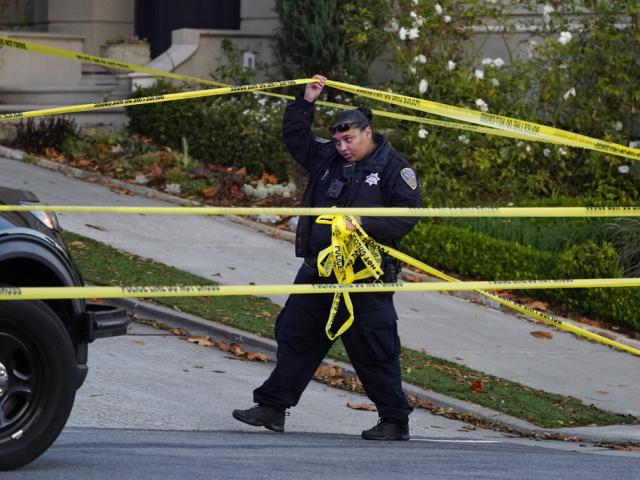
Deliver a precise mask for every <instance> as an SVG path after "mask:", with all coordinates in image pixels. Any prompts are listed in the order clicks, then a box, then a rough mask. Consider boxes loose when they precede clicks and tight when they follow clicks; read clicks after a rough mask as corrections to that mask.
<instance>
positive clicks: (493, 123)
mask: <svg viewBox="0 0 640 480" xmlns="http://www.w3.org/2000/svg"><path fill="white" fill-rule="evenodd" d="M2 46H4V47H11V48H17V49H20V50H24V51H31V52H36V53H41V54H45V55H50V56H57V57H61V58H68V59H71V60H77V61H81V62H84V63H93V64H96V65H102V66H105V67H109V68H115V69H121V70H130V71H134V72H141V73H147V74H150V75H154V76H158V77H165V78H171V79H174V80H180V81H183V82H191V83H199V84H203V85H211V86H225V85H226V84H224V83H221V82H216V81H213V80H205V79H202V78H197V77H191V76H189V75H181V74H177V73H171V72H166V71H164V70H157V69H154V68H149V67H144V66H140V65H134V64H130V63H125V62H121V61H118V60H112V59H108V58H102V57H97V56H94V55H87V54H82V53H78V52H73V51H70V50H64V49H61V48H56V47H50V46H48V45H43V44H39V43H35V42H29V41H25V40H16V39H11V38H8V37H2V36H0V47H2ZM315 81H317V80H314V79H308V80H307V81H305V82H301V83H310V82H315ZM276 83H278V82H276ZM282 83H283V84H282V85H280V86H286V83H287V81H285V82H282ZM327 85H329V86H332V87H334V88H339V89H341V90H345V91H349V92H352V93H356V94H359V95H363V96H368V97H370V98H375V99H377V100H380V101H383V102H386V103H392V104H395V105H400V106H403V107H410V108H415V109H417V110H422V111H426V112H429V113H433V114H436V115H441V116H445V117H450V118H457V119H459V120H464V121H466V122H471V123H472V124H473V123H476V124H480V125H484V126H475V125H469V124H462V123H457V122H446V121H441V120H434V119H427V118H421V117H415V116H410V115H403V114H399V113H394V112H385V111H381V110H373V112H374V113H375V114H376V115H380V116H384V117H389V118H395V119H398V120H406V121H412V122H418V123H423V124H429V125H436V126H441V127H445V128H456V129H461V130H466V131H471V132H476V133H483V134H489V135H497V136H502V137H508V138H516V139H521V140H526V141H538V142H547V143H554V144H557V145H568V146H571V147H578V148H587V149H592V150H597V151H601V152H604V153H609V154H612V155H620V156H624V157H628V158H634V159H640V150H637V149H633V148H629V147H625V146H623V145H618V144H615V143H611V142H604V141H600V140H596V139H593V138H590V137H587V136H584V135H578V134H574V133H571V132H567V131H564V130H560V129H557V128H553V127H546V126H543V125H538V124H536V123H532V122H526V121H522V120H516V119H512V118H509V117H503V116H500V115H494V114H489V113H482V112H478V111H475V110H468V109H464V108H460V107H453V106H448V105H445V104H440V103H437V102H432V101H428V100H422V99H417V98H413V97H407V96H403V95H398V94H394V93H389V92H382V91H379V90H373V89H368V88H362V87H356V86H354V85H349V84H346V83H342V82H335V81H332V80H328V81H327ZM269 88H275V87H269ZM259 90H261V89H246V90H243V91H258V92H259ZM185 93H193V92H185ZM228 93H230V92H228ZM259 93H264V94H267V95H271V96H276V97H280V98H287V99H291V98H293V97H290V96H287V95H280V94H275V93H271V92H259ZM172 95H175V94H167V95H160V96H158V97H162V99H157V100H155V101H152V100H146V101H140V100H141V99H137V101H134V99H126V100H115V101H112V102H101V103H96V104H85V105H79V106H69V107H59V108H55V109H41V110H33V111H29V112H17V113H13V114H8V115H0V120H9V119H15V118H28V117H37V116H43V115H55V114H62V113H73V112H79V111H87V110H94V109H99V108H114V107H119V106H123V105H141V104H144V103H157V102H164V101H173V100H183V99H186V98H196V97H199V96H206V95H192V96H191V95H190V96H172ZM146 98H148V99H149V98H153V97H146ZM316 103H318V104H320V105H324V106H329V107H332V108H340V109H350V108H352V107H351V106H347V105H340V104H337V103H331V102H322V101H318V102H316Z"/></svg>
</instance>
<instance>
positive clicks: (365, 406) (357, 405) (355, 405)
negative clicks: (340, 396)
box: [347, 402, 378, 412]
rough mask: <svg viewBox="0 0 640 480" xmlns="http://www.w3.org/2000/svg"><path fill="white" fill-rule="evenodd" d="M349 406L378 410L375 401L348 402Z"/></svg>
mask: <svg viewBox="0 0 640 480" xmlns="http://www.w3.org/2000/svg"><path fill="white" fill-rule="evenodd" d="M347 407H349V408H351V409H353V410H365V411H367V412H377V411H378V409H377V408H376V406H375V405H374V404H373V403H366V402H365V403H351V402H347Z"/></svg>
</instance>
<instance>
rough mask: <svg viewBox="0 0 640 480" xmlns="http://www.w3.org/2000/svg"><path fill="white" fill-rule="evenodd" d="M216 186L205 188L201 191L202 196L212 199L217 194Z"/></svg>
mask: <svg viewBox="0 0 640 480" xmlns="http://www.w3.org/2000/svg"><path fill="white" fill-rule="evenodd" d="M218 189H219V187H218V186H211V187H205V188H203V189H202V190H201V192H202V195H203V196H205V197H207V198H212V197H213V196H214V195H215V194H216V193H218Z"/></svg>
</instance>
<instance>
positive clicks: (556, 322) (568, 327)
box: [378, 244, 640, 356]
mask: <svg viewBox="0 0 640 480" xmlns="http://www.w3.org/2000/svg"><path fill="white" fill-rule="evenodd" d="M378 247H379V249H380V251H382V252H384V253H386V254H388V255H391V256H393V257H395V258H397V259H398V260H400V261H402V262H405V263H408V264H409V265H411V266H413V267H416V268H418V269H420V270H422V271H424V272H425V273H428V274H430V275H433V276H435V277H438V278H441V279H443V280H446V281H448V282H458V283H460V280H458V279H456V278H454V277H451V276H449V275H447V274H446V273H443V272H441V271H439V270H437V269H435V268H433V267H431V266H429V265H427V264H426V263H423V262H421V261H419V260H416V259H415V258H413V257H410V256H408V255H406V254H404V253H402V252H399V251H397V250H395V249H393V248H390V247H387V246H385V245H380V244H378ZM475 292H476V293H479V294H480V295H483V296H484V297H486V298H489V299H491V300H493V301H495V302H498V303H500V304H501V305H504V306H505V307H507V308H510V309H512V310H516V311H518V312H520V313H524V314H525V315H529V316H531V317H534V318H535V319H537V320H540V321H542V322H544V323H547V324H549V325H553V326H554V327H557V328H559V329H560V330H564V331H566V332H570V333H573V334H574V335H578V336H580V337H585V338H588V339H590V340H593V341H595V342H599V343H603V344H605V345H609V346H611V347H615V348H618V349H620V350H624V351H626V352H629V353H632V354H634V355H638V356H640V350H638V349H637V348H633V347H630V346H628V345H625V344H623V343H620V342H616V341H615V340H611V339H609V338H607V337H603V336H602V335H598V334H597V333H593V332H590V331H589V330H586V329H584V328H580V327H577V326H575V325H572V324H570V323H567V322H565V321H563V320H561V319H559V318H556V317H554V316H551V315H548V314H546V313H542V312H539V311H537V310H535V309H533V308H530V307H525V306H524V305H520V304H519V303H517V302H514V301H512V300H508V299H505V298H502V297H499V296H498V295H493V294H491V293H488V292H485V291H483V290H475Z"/></svg>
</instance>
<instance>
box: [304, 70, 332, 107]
mask: <svg viewBox="0 0 640 480" xmlns="http://www.w3.org/2000/svg"><path fill="white" fill-rule="evenodd" d="M311 78H316V79H318V81H317V82H314V83H307V86H306V87H305V89H304V99H305V100H306V101H307V102H310V103H313V102H315V101H316V98H318V97H319V96H320V93H322V90H323V89H324V82H326V81H327V77H323V76H322V75H318V74H316V75H314V76H313V77H311Z"/></svg>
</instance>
